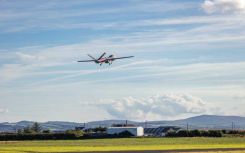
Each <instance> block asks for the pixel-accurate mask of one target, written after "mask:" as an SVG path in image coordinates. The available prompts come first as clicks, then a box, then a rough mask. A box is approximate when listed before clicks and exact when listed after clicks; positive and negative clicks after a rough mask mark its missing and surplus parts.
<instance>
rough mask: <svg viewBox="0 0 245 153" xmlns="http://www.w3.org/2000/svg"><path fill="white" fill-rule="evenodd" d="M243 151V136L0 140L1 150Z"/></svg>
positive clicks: (18, 152)
mask: <svg viewBox="0 0 245 153" xmlns="http://www.w3.org/2000/svg"><path fill="white" fill-rule="evenodd" d="M212 150H213V151H216V152H217V151H222V152H223V151H228V152H232V153H240V152H245V151H244V150H245V138H244V137H234V138H232V137H229V138H228V137H223V138H121V139H88V140H56V141H54V140H49V141H2V142H0V153H12V152H15V153H26V152H39V153H44V152H53V153H55V152H67V153H68V152H121V151H122V152H128V153H130V152H143V151H144V152H155V153H158V152H207V151H212Z"/></svg>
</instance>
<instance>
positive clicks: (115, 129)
mask: <svg viewBox="0 0 245 153" xmlns="http://www.w3.org/2000/svg"><path fill="white" fill-rule="evenodd" d="M124 131H129V132H131V133H132V134H133V135H134V136H143V135H144V128H143V127H141V126H140V127H109V128H108V129H107V134H115V133H116V134H119V133H121V132H124Z"/></svg>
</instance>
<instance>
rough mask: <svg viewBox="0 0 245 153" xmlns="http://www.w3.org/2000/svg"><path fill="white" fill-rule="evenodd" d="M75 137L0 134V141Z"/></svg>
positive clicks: (69, 136)
mask: <svg viewBox="0 0 245 153" xmlns="http://www.w3.org/2000/svg"><path fill="white" fill-rule="evenodd" d="M66 139H77V137H76V135H75V134H65V133H59V134H44V133H42V134H11V135H0V141H15V140H66Z"/></svg>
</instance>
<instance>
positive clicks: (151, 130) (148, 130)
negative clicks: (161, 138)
mask: <svg viewBox="0 0 245 153" xmlns="http://www.w3.org/2000/svg"><path fill="white" fill-rule="evenodd" d="M180 129H181V128H180V127H178V126H162V127H158V128H144V133H145V134H156V135H158V134H160V133H167V132H169V131H171V130H173V131H179V130H180Z"/></svg>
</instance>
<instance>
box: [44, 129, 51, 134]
mask: <svg viewBox="0 0 245 153" xmlns="http://www.w3.org/2000/svg"><path fill="white" fill-rule="evenodd" d="M43 133H51V131H50V130H49V129H47V130H43Z"/></svg>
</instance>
